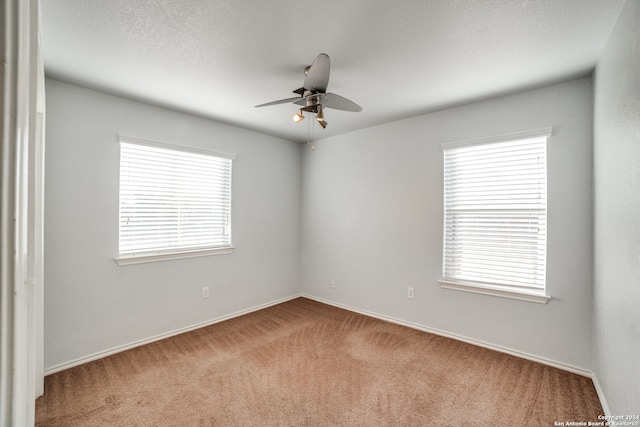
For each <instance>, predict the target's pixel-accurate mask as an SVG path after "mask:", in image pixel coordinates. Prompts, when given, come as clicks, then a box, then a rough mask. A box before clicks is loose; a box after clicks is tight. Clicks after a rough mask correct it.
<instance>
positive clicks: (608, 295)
mask: <svg viewBox="0 0 640 427" xmlns="http://www.w3.org/2000/svg"><path fill="white" fill-rule="evenodd" d="M594 153H595V154H594V183H595V293H594V296H595V298H594V305H593V312H594V339H593V341H594V343H593V344H594V345H593V355H594V368H595V372H596V375H597V379H598V382H599V383H600V386H601V389H602V392H603V397H604V399H603V400H604V402H603V403H604V404H605V405H606V406H608V409H609V413H610V414H613V415H616V414H617V415H621V414H638V412H639V411H640V1H639V0H628V1H627V2H626V3H625V6H624V9H623V10H622V12H621V13H620V17H619V18H618V22H617V24H616V26H615V28H614V30H613V32H612V34H611V36H610V38H609V41H608V43H607V45H606V48H605V51H604V54H603V56H602V58H601V60H600V62H599V63H598V67H597V68H596V73H595V116H594Z"/></svg>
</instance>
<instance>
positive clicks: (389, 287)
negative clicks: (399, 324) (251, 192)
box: [302, 78, 593, 372]
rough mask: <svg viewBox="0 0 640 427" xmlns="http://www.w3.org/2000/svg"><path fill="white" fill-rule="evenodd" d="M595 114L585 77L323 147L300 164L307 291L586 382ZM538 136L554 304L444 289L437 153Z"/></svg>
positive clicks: (327, 142) (549, 287)
mask: <svg viewBox="0 0 640 427" xmlns="http://www.w3.org/2000/svg"><path fill="white" fill-rule="evenodd" d="M592 114H593V101H592V81H591V79H590V78H584V79H580V80H575V81H571V82H568V83H563V84H558V85H554V86H549V87H545V88H542V89H537V90H531V91H527V92H523V93H519V94H515V95H511V96H505V97H500V98H496V99H493V100H489V101H485V102H479V103H475V104H470V105H466V106H462V107H459V108H453V109H449V110H444V111H440V112H435V113H431V114H426V115H423V116H419V117H414V118H409V119H406V120H401V121H397V122H393V123H389V124H383V125H380V126H376V127H373V128H369V129H365V130H361V131H356V132H352V133H349V134H346V135H342V136H337V137H333V138H329V139H324V140H321V141H318V142H317V143H316V146H317V149H316V151H315V152H311V151H308V150H305V151H304V153H305V154H303V160H302V161H303V167H302V171H303V188H302V283H303V291H304V292H306V293H307V294H309V295H311V296H315V297H317V298H321V299H324V300H328V301H331V302H334V303H337V304H341V305H345V306H348V307H352V308H356V309H359V310H364V311H369V312H373V313H377V314H379V315H382V316H386V317H391V318H395V319H399V320H402V321H406V322H412V323H415V324H417V325H421V326H423V327H427V328H432V329H436V330H440V331H443V332H446V333H450V334H456V335H459V336H463V337H467V338H470V339H472V340H475V341H481V342H484V343H487V344H490V345H493V346H498V347H503V348H506V349H510V350H513V351H515V352H520V353H524V354H527V355H531V356H534V357H537V358H542V359H547V360H550V361H553V362H557V363H558V364H560V365H564V366H566V367H569V368H576V370H578V371H583V372H589V371H590V370H591V367H592V365H591V326H590V325H591V301H592V259H593V257H592ZM545 126H553V133H554V134H553V136H552V137H551V138H550V140H549V144H548V193H549V194H548V196H549V201H548V215H549V218H548V221H549V224H548V227H549V236H548V265H547V290H548V294H550V295H551V296H552V299H551V300H550V301H549V302H548V303H547V304H545V305H542V304H536V303H530V302H523V301H516V300H511V299H504V298H498V297H492V296H484V295H478V294H471V293H465V292H460V291H453V290H447V289H442V288H441V287H440V286H439V284H438V283H437V280H438V279H439V278H440V277H441V262H442V255H441V253H442V218H443V205H442V152H441V148H440V143H442V142H446V141H455V140H462V139H468V138H477V137H483V136H488V135H494V134H501V133H508V132H515V131H522V130H530V129H535V128H540V127H545ZM332 279H333V280H335V281H336V285H337V286H336V289H335V290H332V289H331V287H330V283H331V280H332ZM408 286H412V287H415V299H414V300H409V299H407V296H406V294H407V287H408Z"/></svg>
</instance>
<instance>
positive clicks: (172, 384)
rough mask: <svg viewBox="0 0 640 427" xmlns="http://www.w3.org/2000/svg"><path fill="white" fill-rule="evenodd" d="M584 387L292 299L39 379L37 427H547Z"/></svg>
mask: <svg viewBox="0 0 640 427" xmlns="http://www.w3.org/2000/svg"><path fill="white" fill-rule="evenodd" d="M599 414H602V408H601V407H600V404H599V402H598V398H597V396H596V392H595V389H594V387H593V384H592V382H591V380H590V379H589V378H585V377H581V376H578V375H575V374H571V373H568V372H565V371H561V370H559V369H555V368H551V367H548V366H544V365H540V364H537V363H534V362H530V361H527V360H523V359H519V358H516V357H513V356H509V355H506V354H502V353H498V352H495V351H491V350H487V349H484V348H480V347H475V346H473V345H470V344H466V343H461V342H458V341H455V340H452V339H448V338H443V337H440V336H436V335H431V334H428V333H424V332H420V331H416V330H413V329H409V328H406V327H402V326H398V325H395V324H391V323H387V322H384V321H380V320H377V319H373V318H369V317H366V316H362V315H359V314H355V313H352V312H349V311H345V310H341V309H338V308H335V307H332V306H328V305H324V304H321V303H318V302H315V301H311V300H309V299H305V298H298V299H295V300H293V301H289V302H286V303H283V304H280V305H277V306H274V307H270V308H267V309H264V310H261V311H258V312H255V313H251V314H248V315H245V316H242V317H239V318H235V319H231V320H228V321H225V322H221V323H218V324H215V325H212V326H208V327H206V328H202V329H199V330H196V331H193V332H189V333H185V334H182V335H179V336H175V337H172V338H168V339H165V340H162V341H159V342H156V343H153V344H149V345H145V346H143V347H139V348H136V349H133V350H129V351H126V352H122V353H119V354H117V355H113V356H110V357H107V358H104V359H101V360H98V361H95V362H91V363H87V364H85V365H82V366H78V367H75V368H72V369H68V370H66V371H62V372H58V373H56V374H53V375H50V376H48V377H47V378H46V380H45V395H44V396H43V397H41V398H39V399H38V401H37V402H36V425H38V426H553V425H554V422H555V421H560V422H566V421H597V417H598V415H599Z"/></svg>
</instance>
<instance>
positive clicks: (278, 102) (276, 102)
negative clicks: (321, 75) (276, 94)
mask: <svg viewBox="0 0 640 427" xmlns="http://www.w3.org/2000/svg"><path fill="white" fill-rule="evenodd" d="M298 100H300V97H299V96H296V97H295V98H287V99H280V100H278V101H272V102H267V103H266V104H260V105H256V106H255V108H258V107H268V106H270V105H278V104H286V103H288V102H295V101H298Z"/></svg>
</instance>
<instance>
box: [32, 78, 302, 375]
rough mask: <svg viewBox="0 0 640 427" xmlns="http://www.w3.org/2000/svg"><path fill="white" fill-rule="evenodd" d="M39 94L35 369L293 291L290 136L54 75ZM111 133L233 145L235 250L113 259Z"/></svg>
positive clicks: (295, 215)
mask: <svg viewBox="0 0 640 427" xmlns="http://www.w3.org/2000/svg"><path fill="white" fill-rule="evenodd" d="M46 91H47V92H46V97H47V129H46V140H47V155H46V193H45V273H44V274H45V313H44V324H45V334H44V336H45V356H44V357H45V361H44V364H45V369H48V370H51V369H52V368H55V367H57V366H60V365H64V364H67V363H69V362H72V361H74V360H76V359H81V358H86V357H88V356H90V355H92V354H95V353H99V352H103V351H108V350H109V349H112V348H115V347H118V346H122V345H127V344H129V343H132V342H136V341H138V340H143V339H146V338H149V337H153V336H155V335H158V334H164V333H167V332H170V331H174V330H177V329H180V328H184V327H189V326H191V325H195V324H198V323H200V322H206V321H208V320H211V319H215V318H219V317H221V316H225V315H228V314H231V313H234V312H237V311H240V310H245V309H249V308H252V307H255V306H258V305H261V304H265V303H270V302H272V301H276V300H278V299H281V298H286V297H289V296H291V295H294V294H297V293H298V292H299V290H300V285H299V282H300V257H299V251H300V229H299V223H300V196H299V195H300V147H299V145H298V144H296V143H293V142H290V141H285V140H281V139H277V138H273V137H270V136H265V135H261V134H258V133H255V132H251V131H247V130H242V129H239V128H235V127H232V126H227V125H224V124H220V123H216V122H213V121H210V120H205V119H203V118H198V117H194V116H190V115H187V114H182V113H178V112H174V111H170V110H166V109H162V108H157V107H153V106H149V105H146V104H142V103H138V102H133V101H128V100H125V99H122V98H118V97H115V96H110V95H106V94H103V93H100V92H96V91H92V90H88V89H84V88H80V87H77V86H73V85H69V84H66V83H62V82H59V81H55V80H50V79H48V80H47V81H46ZM119 133H122V134H124V135H128V136H134V137H140V138H146V139H151V140H157V141H164V142H169V143H174V144H184V145H188V146H192V147H199V148H208V149H212V150H217V151H225V152H232V153H236V154H237V158H236V160H235V161H234V170H233V206H232V207H233V214H232V215H233V217H232V221H233V239H234V245H235V246H236V250H235V252H234V253H233V254H228V255H217V256H210V257H203V258H194V259H183V260H174V261H166V262H158V263H151V264H142V265H132V266H123V267H119V266H117V265H116V263H115V262H114V256H116V255H117V253H118V179H119V178H118V174H119V144H118V134H119ZM203 286H209V287H210V297H209V298H208V299H202V298H201V288H202V287H203Z"/></svg>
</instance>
